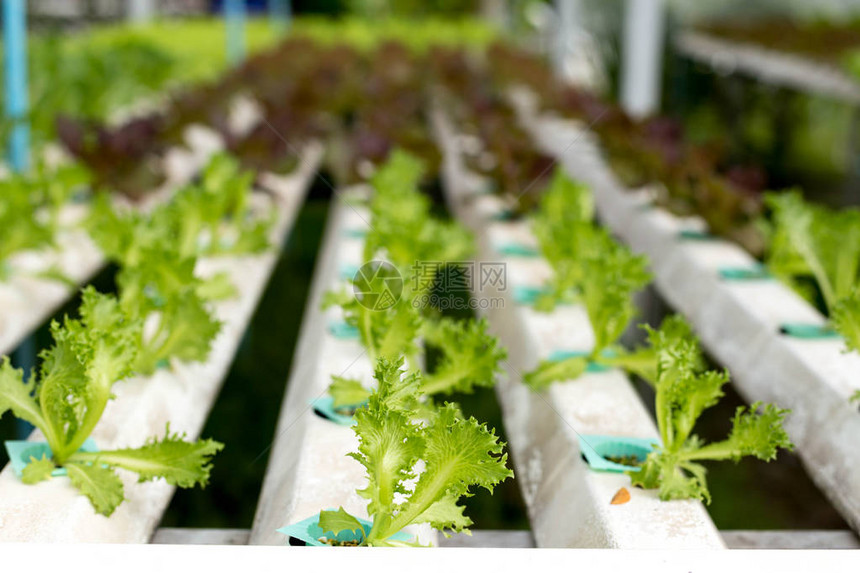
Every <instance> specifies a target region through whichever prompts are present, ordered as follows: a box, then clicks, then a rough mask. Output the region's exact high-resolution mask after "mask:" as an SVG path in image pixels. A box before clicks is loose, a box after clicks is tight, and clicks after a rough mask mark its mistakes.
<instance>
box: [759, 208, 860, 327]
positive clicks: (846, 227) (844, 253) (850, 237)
mask: <svg viewBox="0 0 860 573" xmlns="http://www.w3.org/2000/svg"><path fill="white" fill-rule="evenodd" d="M765 202H766V204H767V206H768V207H769V208H770V209H771V212H772V230H771V233H770V234H771V241H770V247H769V249H768V252H767V256H766V262H767V265H768V268H769V269H770V270H771V272H773V273H774V274H775V275H776V276H778V277H780V278H781V279H783V280H784V281H786V282H787V284H789V285H790V286H792V287H793V288H795V290H797V291H798V292H800V294H802V295H804V296H805V297H806V298H807V299H810V300H812V302H813V303H814V293H811V292H810V291H809V289H806V288H804V287H803V285H802V283H800V282H799V280H800V279H803V278H809V277H811V278H813V279H814V280H815V283H816V284H817V285H818V289H819V291H820V292H821V296H822V298H823V299H824V304H825V307H826V311H827V312H828V313H832V312H833V311H834V308H835V307H836V305H837V304H838V303H839V301H841V300H842V299H844V298H846V297H848V296H850V295H851V293H852V292H853V291H854V289H855V287H856V286H857V283H858V272H860V211H858V210H857V209H840V210H838V211H834V210H831V209H828V208H826V207H823V206H819V205H812V204H810V203H807V202H806V201H804V200H803V197H802V196H801V195H800V193H799V192H798V191H790V192H785V193H778V194H777V193H771V194H768V195H767V196H766V198H765Z"/></svg>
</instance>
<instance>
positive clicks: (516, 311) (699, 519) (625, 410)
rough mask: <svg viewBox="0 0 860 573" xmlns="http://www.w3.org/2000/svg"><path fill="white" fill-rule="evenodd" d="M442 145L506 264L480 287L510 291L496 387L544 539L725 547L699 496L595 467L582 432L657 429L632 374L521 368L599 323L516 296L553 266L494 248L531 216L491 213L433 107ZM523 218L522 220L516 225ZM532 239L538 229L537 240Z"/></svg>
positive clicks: (639, 433) (482, 240) (578, 342)
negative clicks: (531, 380) (670, 494)
mask: <svg viewBox="0 0 860 573" xmlns="http://www.w3.org/2000/svg"><path fill="white" fill-rule="evenodd" d="M433 122H434V127H435V129H436V135H437V140H438V141H439V142H440V147H441V148H442V149H443V169H444V174H445V192H446V199H447V201H448V203H449V205H450V206H451V209H452V211H453V212H454V213H455V215H456V216H457V217H458V218H459V219H460V220H461V221H464V222H465V223H466V224H467V225H469V226H470V227H471V228H472V229H473V230H474V231H475V233H476V235H477V237H478V242H479V244H480V255H479V256H480V260H484V261H487V260H492V261H499V260H502V261H504V262H505V264H506V271H507V278H508V280H507V281H506V282H507V284H506V285H505V288H504V289H501V288H499V289H496V290H494V291H492V292H487V291H483V292H481V293H480V296H482V297H503V298H504V304H503V305H502V306H501V308H493V309H491V310H490V311H489V312H487V317H488V319H489V321H490V326H491V329H492V330H493V332H494V333H495V334H496V335H497V336H499V338H500V339H501V341H502V343H503V345H504V346H505V347H506V348H507V350H508V355H509V357H508V359H507V360H506V362H505V366H506V370H507V376H506V377H502V378H501V379H500V380H499V382H498V383H497V386H496V392H497V395H498V396H499V401H500V404H501V407H502V413H503V415H504V420H505V426H506V428H507V434H508V436H509V439H510V444H509V446H510V450H511V453H512V458H513V461H514V464H515V474H516V479H517V481H518V482H519V483H520V487H521V489H522V491H523V496H524V499H525V501H526V505H527V507H528V512H529V518H530V520H531V524H532V532H533V533H534V537H535V540H536V542H537V545H538V546H539V547H611V548H623V549H644V548H649V549H650V548H660V549H667V548H724V544H723V542H722V539H721V538H720V536H719V532H718V531H717V529H716V527H715V526H714V524H713V522H712V521H711V519H710V517H709V516H708V513H707V512H706V511H705V508H704V506H703V505H702V504H701V503H700V502H698V501H692V500H684V501H668V502H667V501H661V500H659V499H658V497H657V492H656V491H644V490H640V489H635V488H632V487H631V486H630V478H629V477H627V476H625V475H623V474H611V473H603V472H595V471H592V470H591V469H589V467H588V465H587V464H586V462H585V461H583V459H582V457H581V455H580V448H579V434H590V433H592V434H603V435H619V436H629V437H646V438H647V437H655V438H656V436H657V430H656V428H655V427H654V424H653V422H652V420H651V418H650V416H649V415H648V413H647V411H646V409H645V407H644V405H643V404H642V402H641V401H640V399H639V397H638V396H637V394H636V392H635V390H634V389H633V387H632V385H631V384H630V381H629V380H628V379H627V378H626V377H625V376H624V375H623V374H622V373H620V372H618V371H609V372H604V373H590V374H585V375H583V376H582V377H581V378H579V379H578V380H576V381H571V382H566V383H557V384H554V385H553V386H551V387H550V388H549V389H548V390H547V391H545V392H542V393H536V392H533V391H532V390H530V389H529V388H528V387H526V386H525V385H524V384H523V383H522V375H523V374H524V373H525V372H528V371H530V370H531V369H533V368H534V367H535V366H536V365H537V364H538V362H539V361H540V360H541V359H545V358H548V357H549V355H550V354H551V353H552V352H554V351H556V350H571V349H573V350H578V349H587V348H589V347H590V346H591V345H592V344H593V332H592V330H591V325H590V324H589V322H588V317H587V315H586V313H585V311H584V309H583V308H582V307H581V306H560V307H558V309H557V310H555V311H554V312H552V313H539V312H536V311H535V310H533V309H531V308H529V307H526V306H521V305H518V304H517V303H516V302H515V301H514V300H513V297H512V296H511V294H512V286H513V285H514V284H519V285H522V286H539V285H540V284H541V283H542V281H543V279H544V278H546V277H547V276H548V275H549V273H550V269H549V267H548V265H547V264H546V263H545V262H544V261H541V260H535V259H531V260H530V259H521V258H516V257H503V256H501V255H499V253H498V252H497V251H496V250H495V247H496V245H497V243H498V242H501V241H503V240H504V238H505V237H506V236H509V237H511V238H513V237H517V238H522V237H524V236H525V235H530V234H531V232H530V230H529V229H528V227H527V224H526V223H510V222H493V221H491V220H490V219H488V217H487V213H486V211H487V209H488V208H487V207H481V205H482V204H484V205H487V204H492V203H493V200H490V199H484V198H483V197H482V198H480V199H477V200H476V199H475V195H474V193H475V187H474V185H471V184H470V183H469V178H468V177H464V176H463V175H462V174H463V173H464V171H463V170H464V167H463V164H462V162H461V161H460V158H459V157H458V154H457V153H456V152H453V151H452V149H453V148H452V147H451V146H450V145H449V143H450V142H451V141H452V140H453V129H452V127H451V126H450V124H449V123H448V122H447V120H446V118H445V117H444V116H442V115H441V113H439V112H438V110H437V112H436V113H434V116H433ZM517 227H518V228H517ZM533 241H534V239H533V238H532V239H531V242H533ZM621 487H626V488H628V490H629V491H630V493H631V500H630V501H629V502H628V503H626V504H623V505H611V504H610V501H611V499H612V497H613V496H614V494H615V493H616V492H617V491H618V490H619V488H621Z"/></svg>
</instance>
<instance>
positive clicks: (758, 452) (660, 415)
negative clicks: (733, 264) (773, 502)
mask: <svg viewBox="0 0 860 573" xmlns="http://www.w3.org/2000/svg"><path fill="white" fill-rule="evenodd" d="M652 343H656V345H657V355H658V362H657V377H656V385H655V391H656V398H655V409H656V417H657V426H658V428H659V430H660V440H661V441H662V445H658V446H657V447H656V449H655V450H654V451H653V452H651V453H650V454H648V457H647V458H646V459H645V463H644V465H643V466H642V468H641V470H640V471H638V472H630V477H631V481H632V483H633V485H635V486H640V487H643V488H646V489H653V488H659V490H660V499H663V500H670V499H686V498H694V499H702V500H704V501H706V502H708V503H710V500H711V495H710V493H709V491H708V486H707V482H706V479H705V474H706V470H705V467H704V466H703V465H702V464H701V463H700V462H702V461H706V460H710V461H718V460H735V461H738V460H739V459H740V458H742V457H744V456H755V457H756V458H758V459H760V460H765V461H770V460H772V459H774V458H775V457H776V455H777V450H778V449H779V448H785V449H789V450H791V449H792V448H793V446H792V444H791V441H790V440H789V438H788V435H787V434H786V433H785V430H784V429H783V427H782V422H783V419H784V418H785V416H786V414H787V413H788V411H787V410H781V409H779V408H777V407H775V406H773V405H771V404H768V405H764V406H762V405H761V404H760V403H758V402H757V403H755V404H753V405H752V406H750V407H749V408H746V407H744V406H741V407H739V408H738V409H737V411H736V412H735V416H734V419H733V422H732V429H731V431H730V432H729V436H728V438H726V439H725V440H723V441H721V442H714V443H710V444H705V443H704V442H703V441H702V440H701V439H700V438H699V437H697V436H696V435H694V434H693V433H692V432H693V428H694V426H695V424H696V421H697V420H698V419H699V417H700V416H701V414H702V412H704V411H705V410H706V409H708V408H710V407H712V406H714V405H715V404H716V403H717V402H718V401H719V399H720V398H721V397H722V396H723V392H722V387H723V385H725V384H726V382H728V380H729V376H728V373H727V372H717V371H713V370H710V371H704V372H702V371H701V370H700V367H701V362H700V359H701V350H700V349H699V348H698V344H697V342H696V341H695V340H691V339H688V338H679V337H677V336H662V337H661V336H657V337H653V338H652Z"/></svg>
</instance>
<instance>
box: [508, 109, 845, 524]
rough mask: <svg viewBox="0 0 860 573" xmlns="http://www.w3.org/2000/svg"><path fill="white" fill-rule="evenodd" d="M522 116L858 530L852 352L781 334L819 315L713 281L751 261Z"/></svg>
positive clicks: (751, 285)
mask: <svg viewBox="0 0 860 573" xmlns="http://www.w3.org/2000/svg"><path fill="white" fill-rule="evenodd" d="M521 111H522V112H523V116H522V117H523V119H524V121H523V124H524V125H525V126H527V127H529V128H530V129H531V132H532V135H533V136H534V138H535V140H536V141H537V142H539V145H541V146H542V147H543V148H544V150H545V151H547V152H549V153H551V154H554V155H555V156H556V157H557V158H558V160H559V162H560V163H561V164H562V165H564V167H565V168H566V170H567V172H568V173H569V174H570V175H571V176H572V177H574V178H576V179H579V180H581V181H583V182H585V183H587V184H588V185H590V186H591V188H592V189H593V191H594V194H595V199H596V202H597V208H598V211H599V213H600V216H601V218H602V219H603V220H604V221H605V222H606V223H607V225H608V226H609V227H610V228H611V229H612V230H613V231H614V232H615V233H616V234H617V235H618V236H619V237H621V238H622V239H623V240H624V241H625V242H626V243H628V244H629V245H630V246H631V248H633V249H634V250H636V251H639V252H642V253H645V254H646V255H648V257H649V258H650V259H651V263H652V270H653V271H654V275H655V281H654V282H655V283H656V285H657V287H658V289H659V291H660V292H661V293H662V295H663V296H664V297H665V298H666V300H667V301H668V302H669V303H670V304H671V305H672V306H674V307H675V308H676V309H677V310H678V311H679V312H681V313H683V314H684V315H685V316H687V318H688V319H689V320H690V321H691V322H692V324H693V326H694V327H695V330H696V332H697V333H698V335H699V336H700V338H701V340H702V342H703V344H704V345H705V347H706V348H707V349H708V350H709V351H710V352H711V353H712V354H713V355H714V357H715V358H716V359H717V360H718V361H719V362H720V363H721V364H723V365H725V366H726V367H727V368H728V369H729V371H730V372H731V374H732V381H733V383H734V385H735V387H736V388H737V389H738V391H739V392H740V393H741V394H742V395H743V396H744V398H745V399H747V400H749V401H750V402H753V401H764V402H773V403H775V404H777V405H778V406H780V407H782V408H789V409H791V411H792V412H791V414H790V415H789V416H788V418H787V420H786V424H785V427H786V430H787V431H788V433H789V435H790V437H791V439H792V441H793V442H794V444H795V445H796V446H797V452H798V453H799V455H800V457H801V459H802V460H803V462H804V464H805V466H806V469H807V471H808V472H809V474H810V476H811V477H812V478H813V480H814V481H815V483H816V484H817V485H818V487H820V488H821V489H822V491H823V492H824V493H825V494H826V495H827V497H828V498H829V499H830V501H831V502H832V503H833V504H834V506H835V507H836V508H837V509H838V510H839V511H840V513H841V514H842V515H843V517H844V518H845V519H846V521H848V523H849V524H850V525H851V527H852V528H853V529H854V530H855V531H860V479H858V477H857V476H858V475H860V448H858V446H857V436H860V415H858V413H857V409H856V406H855V405H853V404H851V403H850V402H849V397H850V396H851V395H852V394H853V393H854V392H856V391H857V390H858V389H860V355H858V354H857V353H845V352H843V349H844V343H843V342H842V341H841V340H839V339H825V340H800V339H793V338H790V337H787V336H784V335H781V334H779V327H780V325H781V324H783V323H786V322H808V323H812V324H823V323H824V322H825V318H824V317H823V316H822V315H821V314H820V313H819V312H818V311H817V310H816V309H814V308H813V307H812V306H811V305H809V304H808V303H807V302H806V301H805V300H803V299H802V298H801V297H800V296H799V295H797V294H796V293H794V292H793V291H792V290H791V289H790V288H788V287H787V286H785V285H784V284H782V283H781V282H779V281H777V280H764V281H749V282H732V281H724V280H721V279H720V278H719V273H718V269H719V268H720V267H722V266H749V265H752V264H754V263H755V262H756V261H755V260H754V259H753V257H751V256H750V255H749V254H748V253H746V252H745V251H744V250H743V249H741V248H740V247H739V246H737V245H735V244H733V243H730V242H727V241H723V240H713V241H679V240H678V239H677V233H678V231H679V230H681V229H687V228H693V227H696V228H704V223H703V221H701V220H698V219H687V220H685V219H681V218H678V217H676V216H674V215H672V214H671V213H669V212H667V211H665V210H662V209H659V208H653V209H646V210H643V209H642V208H641V197H639V196H637V194H635V193H630V192H628V191H626V190H625V189H623V188H622V186H621V185H620V184H619V183H618V182H617V181H616V180H615V178H614V177H613V175H612V173H611V172H610V170H609V167H608V166H607V165H606V163H604V162H603V161H602V160H601V159H599V154H598V153H596V152H594V150H593V151H592V153H589V154H587V155H585V156H581V155H580V154H578V153H575V152H571V151H570V150H568V151H567V152H565V151H564V149H565V146H567V145H568V142H569V141H570V140H571V139H572V138H575V137H577V133H576V132H575V129H578V128H574V127H572V124H570V123H567V124H566V126H559V125H558V123H557V120H554V119H548V118H537V117H534V116H533V115H532V116H530V115H529V110H528V106H526V105H523V106H521ZM529 117H531V119H529Z"/></svg>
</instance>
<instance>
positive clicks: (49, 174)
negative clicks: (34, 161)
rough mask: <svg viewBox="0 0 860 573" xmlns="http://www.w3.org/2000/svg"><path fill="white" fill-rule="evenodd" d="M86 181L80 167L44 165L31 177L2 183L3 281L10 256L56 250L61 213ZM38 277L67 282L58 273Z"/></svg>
mask: <svg viewBox="0 0 860 573" xmlns="http://www.w3.org/2000/svg"><path fill="white" fill-rule="evenodd" d="M87 180H88V175H87V173H86V171H84V170H83V169H82V168H81V167H79V166H76V165H65V166H61V167H58V168H55V169H49V168H48V167H46V166H45V165H44V164H39V165H37V166H36V168H35V170H34V171H33V172H32V173H27V174H18V173H11V174H8V175H6V176H4V177H3V179H0V280H5V279H6V278H8V277H7V275H8V266H7V261H8V259H9V257H10V256H12V255H14V254H15V253H18V252H20V251H24V250H30V249H33V250H36V249H43V248H49V247H52V246H55V240H56V236H57V231H58V230H59V228H60V222H59V215H60V209H61V208H62V207H63V205H65V204H66V203H67V202H68V200H69V199H70V197H71V195H72V194H73V193H74V192H75V191H77V190H78V189H80V188H81V187H82V186H83V185H84V184H86V183H87ZM38 276H40V277H41V278H54V279H59V280H67V279H65V277H62V275H61V274H60V273H59V272H58V271H56V269H54V270H52V271H50V272H47V273H41V274H40V275H38Z"/></svg>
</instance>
